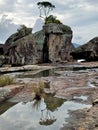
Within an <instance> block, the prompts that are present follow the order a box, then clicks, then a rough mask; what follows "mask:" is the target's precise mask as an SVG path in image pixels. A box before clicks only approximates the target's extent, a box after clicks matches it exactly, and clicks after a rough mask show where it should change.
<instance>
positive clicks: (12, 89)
mask: <svg viewBox="0 0 98 130" xmlns="http://www.w3.org/2000/svg"><path fill="white" fill-rule="evenodd" d="M23 88H24V85H8V86H5V87H0V103H1V102H3V101H5V100H7V99H9V98H11V97H13V96H14V95H15V94H17V93H18V92H20V91H21V90H22V89H23Z"/></svg>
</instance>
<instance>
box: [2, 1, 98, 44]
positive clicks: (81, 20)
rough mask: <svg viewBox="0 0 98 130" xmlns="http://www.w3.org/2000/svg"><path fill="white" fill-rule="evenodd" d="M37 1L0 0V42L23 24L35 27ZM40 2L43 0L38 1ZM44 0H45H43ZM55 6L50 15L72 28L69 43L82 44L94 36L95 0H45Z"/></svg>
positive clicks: (96, 32)
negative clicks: (71, 36) (70, 41)
mask: <svg viewBox="0 0 98 130" xmlns="http://www.w3.org/2000/svg"><path fill="white" fill-rule="evenodd" d="M39 1H40V0H0V43H3V42H5V40H6V39H7V38H8V37H9V36H10V35H11V34H12V33H14V32H15V31H16V30H17V28H19V25H22V24H25V25H26V26H28V27H33V28H34V31H36V30H39V29H40V28H41V25H42V20H41V19H39V10H38V7H37V2H39ZM41 1H43V0H41ZM46 1H47V0H46ZM48 1H49V2H51V3H52V4H53V5H55V6H56V8H55V9H54V10H53V12H51V14H53V15H55V16H57V18H58V19H60V21H62V22H63V23H64V24H66V25H69V26H70V27H71V28H72V30H73V40H72V41H73V42H74V43H78V44H84V43H86V42H87V41H89V40H90V39H92V38H94V37H96V36H98V0H48Z"/></svg>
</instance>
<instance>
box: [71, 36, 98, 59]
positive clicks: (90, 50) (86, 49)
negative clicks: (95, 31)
mask: <svg viewBox="0 0 98 130" xmlns="http://www.w3.org/2000/svg"><path fill="white" fill-rule="evenodd" d="M71 55H72V57H73V58H74V59H75V60H77V59H85V60H86V61H98V37H95V38H93V39H92V40H90V41H89V42H87V43H86V44H84V45H82V46H79V47H78V48H76V49H75V50H74V51H73V52H72V53H71Z"/></svg>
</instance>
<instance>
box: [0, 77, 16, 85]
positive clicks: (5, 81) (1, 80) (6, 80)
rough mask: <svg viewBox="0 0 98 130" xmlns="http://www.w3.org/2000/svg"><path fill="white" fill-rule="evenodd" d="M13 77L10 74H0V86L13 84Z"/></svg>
mask: <svg viewBox="0 0 98 130" xmlns="http://www.w3.org/2000/svg"><path fill="white" fill-rule="evenodd" d="M13 82H14V78H12V77H10V76H0V87H4V86H6V85H10V84H13Z"/></svg>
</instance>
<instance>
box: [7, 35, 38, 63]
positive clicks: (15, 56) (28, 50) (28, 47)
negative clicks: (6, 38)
mask: <svg viewBox="0 0 98 130" xmlns="http://www.w3.org/2000/svg"><path fill="white" fill-rule="evenodd" d="M7 56H8V63H9V64H12V65H28V64H36V63H38V55H37V48H36V44H35V42H34V39H33V35H32V34H29V35H27V36H25V37H23V38H20V39H18V40H16V41H15V42H13V43H11V45H10V47H9V49H8V52H7ZM7 56H6V57H7Z"/></svg>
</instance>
